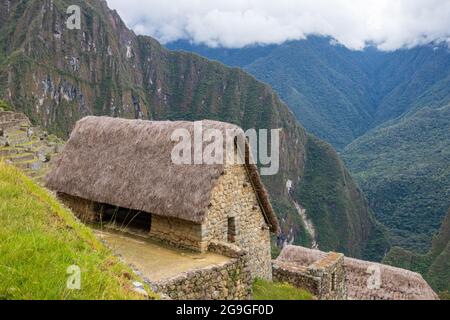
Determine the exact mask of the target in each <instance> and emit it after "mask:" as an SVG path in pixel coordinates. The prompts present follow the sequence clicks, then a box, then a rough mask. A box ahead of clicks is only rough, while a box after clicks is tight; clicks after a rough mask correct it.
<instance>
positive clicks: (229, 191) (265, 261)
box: [203, 165, 272, 280]
mask: <svg viewBox="0 0 450 320" xmlns="http://www.w3.org/2000/svg"><path fill="white" fill-rule="evenodd" d="M211 198H212V200H211V207H210V209H209V212H208V214H207V218H206V222H205V230H204V231H203V232H204V234H205V237H206V240H207V241H208V242H210V241H212V240H217V241H221V242H232V243H234V244H235V245H237V246H238V247H240V248H242V249H244V250H247V251H248V252H250V253H251V254H250V256H249V263H250V268H251V272H252V275H253V277H258V278H263V279H268V280H270V279H272V265H271V252H270V231H269V228H268V226H267V223H266V221H265V219H264V216H263V213H262V211H261V208H260V206H259V203H258V199H257V196H256V194H255V192H254V190H253V187H252V184H251V182H250V179H249V177H248V175H247V172H246V170H245V167H244V166H242V165H232V166H228V167H227V168H226V169H225V173H224V175H222V176H221V177H220V178H219V181H218V183H217V185H216V187H215V188H214V190H213V192H212V197H211ZM229 218H234V225H235V227H234V237H233V238H234V239H231V240H230V239H229V235H228V231H229V230H228V229H229V228H228V227H229V226H228V219H229Z"/></svg>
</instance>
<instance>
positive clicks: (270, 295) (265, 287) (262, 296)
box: [253, 279, 313, 300]
mask: <svg viewBox="0 0 450 320" xmlns="http://www.w3.org/2000/svg"><path fill="white" fill-rule="evenodd" d="M253 300H313V295H312V294H311V293H309V292H308V291H305V290H302V289H299V288H296V287H294V286H292V285H290V284H287V283H279V282H270V281H267V280H261V279H256V280H255V282H254V283H253Z"/></svg>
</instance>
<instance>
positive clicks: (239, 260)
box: [149, 241, 252, 300]
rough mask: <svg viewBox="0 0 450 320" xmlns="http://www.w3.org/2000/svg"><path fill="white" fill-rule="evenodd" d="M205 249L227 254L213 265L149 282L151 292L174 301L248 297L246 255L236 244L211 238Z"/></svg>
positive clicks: (248, 273) (250, 278)
mask: <svg viewBox="0 0 450 320" xmlns="http://www.w3.org/2000/svg"><path fill="white" fill-rule="evenodd" d="M208 251H210V252H213V253H218V254H222V255H225V256H228V257H230V260H229V261H228V262H226V263H224V264H221V265H213V266H209V267H206V268H203V269H197V270H192V271H188V272H186V273H182V274H180V275H178V276H176V277H174V278H171V279H167V280H164V281H160V282H156V283H151V282H150V283H149V284H150V286H151V287H152V289H153V290H154V291H155V292H158V293H159V292H160V293H162V294H164V295H166V296H168V297H169V298H171V299H175V300H248V299H251V297H252V275H251V272H250V268H249V265H248V255H247V253H246V252H245V251H243V250H241V249H239V248H238V247H236V246H234V245H231V244H227V243H219V242H215V241H212V242H211V243H210V244H209V246H208Z"/></svg>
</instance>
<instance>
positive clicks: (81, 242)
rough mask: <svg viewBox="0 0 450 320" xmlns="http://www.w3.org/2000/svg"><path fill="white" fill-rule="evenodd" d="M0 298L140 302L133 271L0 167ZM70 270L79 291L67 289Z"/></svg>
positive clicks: (41, 193) (50, 200) (30, 185)
mask: <svg viewBox="0 0 450 320" xmlns="http://www.w3.org/2000/svg"><path fill="white" fill-rule="evenodd" d="M0 243H1V246H0V299H140V298H142V296H139V295H137V294H136V293H134V292H133V291H132V279H131V278H132V277H134V276H133V275H132V271H131V270H130V269H129V268H128V267H126V266H124V265H123V264H122V263H120V262H119V261H118V260H117V258H116V257H114V256H113V255H112V254H111V252H110V251H109V250H107V249H106V248H105V247H104V246H103V245H102V244H101V243H100V242H99V241H98V240H97V239H96V238H95V237H94V235H93V234H92V233H91V231H90V230H89V229H88V228H87V227H85V226H83V225H82V224H81V223H79V222H78V221H76V219H75V218H74V217H73V215H72V213H71V212H70V211H69V210H67V209H65V208H63V207H62V206H61V204H60V203H58V201H57V200H56V199H55V198H54V197H53V196H52V195H51V194H50V193H49V192H47V191H46V190H44V189H43V188H41V187H39V186H38V185H36V184H35V183H34V182H32V181H31V180H30V179H29V178H27V177H25V176H24V175H23V174H22V173H21V172H19V171H18V170H17V169H15V168H13V167H10V166H8V165H5V164H4V163H0ZM71 265H77V266H79V267H80V268H81V290H68V289H66V281H67V278H68V275H67V274H66V270H67V268H68V267H69V266H71Z"/></svg>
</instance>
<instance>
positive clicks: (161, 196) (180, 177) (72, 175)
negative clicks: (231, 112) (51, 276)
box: [47, 117, 279, 232]
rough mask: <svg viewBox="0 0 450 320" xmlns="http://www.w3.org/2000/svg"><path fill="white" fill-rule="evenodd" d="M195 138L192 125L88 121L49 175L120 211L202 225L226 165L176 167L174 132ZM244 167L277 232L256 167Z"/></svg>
mask: <svg viewBox="0 0 450 320" xmlns="http://www.w3.org/2000/svg"><path fill="white" fill-rule="evenodd" d="M202 125H203V128H204V129H218V130H220V131H222V132H224V133H225V130H227V129H229V130H230V129H231V130H235V131H236V132H238V131H239V132H242V130H241V129H240V128H239V127H237V126H235V125H232V124H228V123H223V122H216V121H202ZM180 128H184V129H187V130H188V131H189V132H190V133H192V135H193V130H194V123H193V122H186V121H175V122H171V121H160V122H156V121H142V120H125V119H117V118H108V117H86V118H84V119H82V120H80V121H78V123H77V124H76V126H75V128H74V130H73V131H72V133H71V136H70V139H69V141H68V143H67V144H66V146H65V148H64V151H63V152H62V155H61V157H60V158H59V159H58V160H57V161H56V162H55V164H54V167H53V169H52V172H51V173H50V174H49V175H48V177H47V186H48V187H49V188H50V189H53V190H56V191H58V192H60V193H64V194H68V195H71V196H74V197H79V198H83V199H89V200H92V201H96V202H99V203H107V204H111V205H114V206H118V207H123V208H129V209H133V210H140V211H144V212H149V213H152V214H156V215H160V216H167V217H172V218H178V219H183V220H187V221H191V222H195V223H202V222H203V221H204V219H205V215H206V213H207V209H208V206H209V205H210V200H211V192H212V189H213V187H214V186H215V184H216V182H217V180H218V178H219V177H220V176H221V175H222V174H223V173H224V170H225V164H214V165H206V164H199V165H197V164H190V165H177V164H174V163H173V161H172V159H171V152H172V150H173V148H174V146H175V145H176V144H177V142H173V141H172V140H171V135H172V133H173V132H174V130H175V129H180ZM249 162H250V161H247V163H246V164H245V167H246V169H247V173H248V175H249V177H250V180H251V182H252V185H253V188H254V191H255V193H256V194H257V197H258V201H259V203H260V206H261V209H262V212H263V214H264V218H265V219H266V222H267V223H268V225H269V227H270V229H271V230H272V231H273V232H278V230H279V227H278V222H277V219H276V216H275V214H274V211H273V209H272V206H271V204H270V201H269V197H268V193H267V191H266V189H265V188H264V186H263V184H262V182H261V179H260V176H259V174H258V170H257V167H256V166H255V165H252V164H250V163H249Z"/></svg>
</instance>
